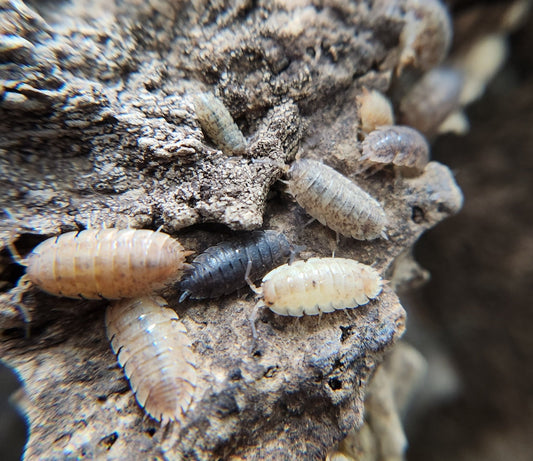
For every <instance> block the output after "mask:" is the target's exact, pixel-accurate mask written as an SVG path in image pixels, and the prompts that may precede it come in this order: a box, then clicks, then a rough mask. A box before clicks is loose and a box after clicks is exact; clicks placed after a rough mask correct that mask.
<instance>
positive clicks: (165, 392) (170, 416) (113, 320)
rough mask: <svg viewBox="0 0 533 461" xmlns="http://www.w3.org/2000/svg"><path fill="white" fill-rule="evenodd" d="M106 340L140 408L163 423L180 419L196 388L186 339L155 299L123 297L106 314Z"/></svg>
mask: <svg viewBox="0 0 533 461" xmlns="http://www.w3.org/2000/svg"><path fill="white" fill-rule="evenodd" d="M105 320H106V329H107V337H108V338H109V340H110V341H111V347H112V348H113V351H114V352H115V354H117V359H118V363H119V364H120V366H121V367H122V368H123V369H124V374H125V375H126V377H127V378H128V380H129V382H130V385H131V389H132V390H133V392H134V393H135V398H136V399H137V402H138V403H139V405H140V406H141V407H142V408H143V409H144V410H145V411H146V413H148V414H149V415H150V416H151V417H152V418H154V419H156V420H157V421H161V423H162V424H167V423H169V422H171V421H179V420H181V419H183V417H184V415H185V413H186V412H187V410H188V408H189V406H190V405H191V402H192V399H193V396H194V391H195V388H196V368H195V365H194V355H193V352H192V349H191V341H190V339H189V337H188V336H187V330H186V329H185V326H184V325H183V324H182V323H181V321H180V320H179V318H178V316H177V314H176V313H175V312H174V311H173V310H172V309H169V308H168V307H167V303H166V302H165V300H164V299H163V298H161V297H158V296H144V297H141V298H135V299H124V300H121V301H116V302H115V303H113V304H111V305H110V306H109V307H108V308H107V311H106V319H105Z"/></svg>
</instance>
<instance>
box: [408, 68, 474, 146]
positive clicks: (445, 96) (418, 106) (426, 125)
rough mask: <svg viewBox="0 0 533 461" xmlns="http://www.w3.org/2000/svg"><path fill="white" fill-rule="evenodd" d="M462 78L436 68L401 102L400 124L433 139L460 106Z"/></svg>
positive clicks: (449, 71)
mask: <svg viewBox="0 0 533 461" xmlns="http://www.w3.org/2000/svg"><path fill="white" fill-rule="evenodd" d="M463 82H464V79H463V74H462V73H461V72H460V71H457V70H455V69H451V68H446V67H438V68H436V69H433V70H431V71H430V72H428V73H426V74H425V75H424V76H423V77H422V78H421V79H420V80H419V81H418V82H416V83H415V84H414V86H413V87H412V88H411V89H410V90H409V92H408V93H407V94H406V95H405V96H404V97H403V98H402V100H401V102H400V121H401V123H402V124H405V125H409V126H412V127H413V128H416V129H417V130H419V131H421V132H422V133H423V134H424V135H426V136H428V135H433V134H435V133H436V131H437V129H438V127H439V126H440V124H441V123H442V122H444V120H446V118H447V117H448V116H449V115H450V114H451V113H452V112H454V111H455V110H457V108H458V107H459V105H460V100H459V98H460V95H461V90H462V88H463Z"/></svg>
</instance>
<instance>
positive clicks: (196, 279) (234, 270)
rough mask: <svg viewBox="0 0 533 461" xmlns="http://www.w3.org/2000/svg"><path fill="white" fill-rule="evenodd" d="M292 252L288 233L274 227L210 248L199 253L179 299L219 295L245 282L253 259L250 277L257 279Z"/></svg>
mask: <svg viewBox="0 0 533 461" xmlns="http://www.w3.org/2000/svg"><path fill="white" fill-rule="evenodd" d="M292 253H293V247H292V246H291V244H290V243H289V241H288V240H287V237H285V235H283V234H281V233H277V232H275V231H270V230H267V231H255V232H252V233H251V234H250V235H248V236H246V237H244V238H241V239H238V240H235V241H230V242H223V243H220V244H218V245H215V246H213V247H211V248H208V249H207V250H206V251H205V252H204V253H202V254H201V255H199V256H198V257H196V258H195V259H194V260H193V261H192V263H191V267H190V269H188V270H187V271H186V272H185V274H184V276H183V279H182V280H181V282H180V285H179V286H180V289H182V290H183V294H182V295H181V298H180V301H183V300H184V299H185V298H186V297H188V296H190V297H191V298H193V299H204V298H216V297H218V296H223V295H227V294H230V293H233V292H234V291H237V290H238V289H239V288H243V287H244V286H246V280H245V275H246V270H247V266H248V262H250V263H251V267H250V273H249V278H250V279H251V280H257V279H259V278H261V277H263V276H264V275H265V274H266V273H267V272H268V271H269V270H271V269H272V268H274V267H276V266H279V265H280V264H282V263H284V262H286V261H287V260H288V259H289V257H290V256H291V254H292Z"/></svg>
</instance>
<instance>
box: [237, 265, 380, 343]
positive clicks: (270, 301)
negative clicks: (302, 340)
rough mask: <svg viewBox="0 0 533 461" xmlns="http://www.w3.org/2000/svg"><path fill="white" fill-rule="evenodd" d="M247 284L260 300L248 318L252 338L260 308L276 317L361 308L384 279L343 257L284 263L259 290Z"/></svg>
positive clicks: (250, 283)
mask: <svg viewBox="0 0 533 461" xmlns="http://www.w3.org/2000/svg"><path fill="white" fill-rule="evenodd" d="M248 284H249V285H250V287H251V288H252V289H253V290H254V291H255V292H256V294H258V295H260V296H261V298H262V299H261V300H260V301H259V302H258V303H257V304H256V306H255V309H254V310H253V312H252V314H251V316H250V322H251V325H252V334H253V337H254V338H257V330H256V328H255V321H256V318H257V313H258V311H259V308H260V307H261V306H268V307H269V308H270V310H272V311H273V312H275V313H276V314H279V315H290V316H293V317H301V316H302V315H304V314H306V315H318V314H322V313H327V312H333V311H335V310H340V309H353V308H355V307H358V306H362V305H363V304H366V303H368V302H369V301H370V300H371V299H374V298H376V297H377V296H378V295H379V294H380V293H381V290H382V289H383V280H382V279H381V277H380V275H379V274H378V272H377V271H376V270H375V269H373V268H372V267H370V266H367V265H365V264H361V263H360V262H357V261H355V260H353V259H344V258H311V259H308V260H307V261H296V262H293V263H292V264H283V265H282V266H279V267H277V268H276V269H274V270H273V271H270V272H269V273H268V274H267V275H265V277H264V278H263V283H262V285H261V287H260V288H255V287H254V286H253V284H252V282H251V281H250V280H249V279H248Z"/></svg>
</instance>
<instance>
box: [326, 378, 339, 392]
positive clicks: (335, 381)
mask: <svg viewBox="0 0 533 461" xmlns="http://www.w3.org/2000/svg"><path fill="white" fill-rule="evenodd" d="M328 385H329V387H331V388H332V389H333V390H334V391H338V390H339V389H342V381H341V380H340V379H339V378H330V380H329V381H328Z"/></svg>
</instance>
